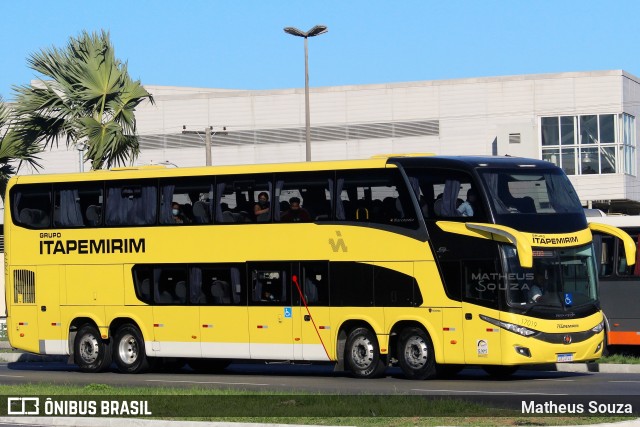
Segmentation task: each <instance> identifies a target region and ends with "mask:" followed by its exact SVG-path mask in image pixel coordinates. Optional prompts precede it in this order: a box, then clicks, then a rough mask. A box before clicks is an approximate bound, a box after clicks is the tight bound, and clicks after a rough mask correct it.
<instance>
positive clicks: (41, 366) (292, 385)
mask: <svg viewBox="0 0 640 427" xmlns="http://www.w3.org/2000/svg"><path fill="white" fill-rule="evenodd" d="M26 383H49V384H73V385H87V384H108V385H111V386H123V387H132V386H149V387H182V388H189V387H198V388H212V389H238V390H252V391H266V392H269V391H277V392H285V393H286V392H294V391H295V392H312V393H343V394H362V393H366V394H389V395H393V394H418V395H467V396H470V395H483V396H518V395H538V396H541V397H542V396H549V397H553V396H576V395H582V396H586V395H589V396H607V395H608V396H630V395H635V396H640V374H633V373H626V374H609V373H571V372H549V371H534V370H520V371H518V372H517V373H516V374H514V375H513V376H512V377H510V378H509V379H507V380H497V379H494V378H491V377H489V376H487V375H486V374H485V373H484V371H482V370H480V369H465V370H463V371H462V372H461V373H460V374H458V375H457V376H455V377H453V378H449V379H435V380H426V381H413V380H407V379H405V378H404V377H403V376H402V373H401V371H400V370H399V369H397V368H390V369H388V370H387V372H386V376H385V377H383V378H379V379H372V380H361V379H354V378H351V377H349V376H348V374H346V373H334V372H333V367H332V366H329V365H288V364H269V365H266V364H232V365H230V366H229V367H228V368H227V369H226V371H225V372H224V373H221V374H200V373H196V372H194V371H192V370H190V369H188V368H183V369H181V370H178V371H174V372H150V373H144V374H138V375H127V374H121V373H118V372H116V371H115V370H114V371H111V372H103V373H99V374H88V373H83V372H80V371H79V370H78V369H77V368H76V367H75V366H74V365H67V364H64V363H51V362H48V363H37V362H12V363H1V364H0V385H2V384H7V385H8V384H26Z"/></svg>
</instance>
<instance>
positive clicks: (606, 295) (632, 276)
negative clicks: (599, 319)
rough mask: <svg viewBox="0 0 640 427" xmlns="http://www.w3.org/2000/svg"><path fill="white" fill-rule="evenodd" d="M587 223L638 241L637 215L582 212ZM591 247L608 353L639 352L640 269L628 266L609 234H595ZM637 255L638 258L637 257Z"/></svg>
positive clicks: (619, 245)
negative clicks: (598, 284)
mask: <svg viewBox="0 0 640 427" xmlns="http://www.w3.org/2000/svg"><path fill="white" fill-rule="evenodd" d="M585 214H586V215H587V221H588V222H594V223H601V224H606V225H612V226H614V227H618V228H620V229H622V230H624V231H625V232H626V233H627V234H629V235H630V236H631V237H632V238H633V239H634V240H635V241H636V242H640V216H639V215H610V216H607V215H606V214H604V212H602V211H599V210H597V209H585ZM593 245H594V249H595V253H596V259H597V260H598V276H599V283H600V304H601V308H602V311H603V312H604V314H605V317H606V326H605V327H606V339H607V349H608V350H609V351H612V350H617V349H624V350H633V351H634V352H637V351H640V309H639V308H638V301H640V266H638V264H637V262H636V265H634V266H627V262H626V260H625V256H624V246H623V244H622V241H621V240H620V239H619V238H617V237H614V236H611V235H604V234H602V235H600V234H598V233H594V239H593ZM636 256H637V255H636Z"/></svg>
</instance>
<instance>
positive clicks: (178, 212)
mask: <svg viewBox="0 0 640 427" xmlns="http://www.w3.org/2000/svg"><path fill="white" fill-rule="evenodd" d="M171 215H172V218H173V222H174V223H175V224H188V223H189V219H188V218H187V217H186V216H185V215H184V213H182V209H181V207H180V203H177V202H173V204H172V205H171Z"/></svg>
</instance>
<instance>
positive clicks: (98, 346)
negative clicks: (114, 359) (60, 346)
mask: <svg viewBox="0 0 640 427" xmlns="http://www.w3.org/2000/svg"><path fill="white" fill-rule="evenodd" d="M73 347H74V348H73V353H74V361H75V363H76V365H78V366H79V367H80V370H81V371H83V372H101V371H104V370H105V369H107V368H108V367H109V365H111V346H110V345H109V343H108V342H105V341H103V340H102V337H101V336H100V331H98V329H97V328H96V327H95V326H92V325H88V324H87V325H83V326H82V327H81V328H80V329H79V330H78V332H77V333H76V339H75V340H74V345H73Z"/></svg>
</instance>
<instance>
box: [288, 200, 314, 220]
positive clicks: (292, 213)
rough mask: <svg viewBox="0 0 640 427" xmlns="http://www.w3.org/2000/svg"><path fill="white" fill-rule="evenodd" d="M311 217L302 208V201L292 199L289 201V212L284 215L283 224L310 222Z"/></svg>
mask: <svg viewBox="0 0 640 427" xmlns="http://www.w3.org/2000/svg"><path fill="white" fill-rule="evenodd" d="M309 221H311V216H310V215H309V212H307V211H306V209H303V208H302V207H300V199H299V198H297V197H292V198H290V199H289V210H288V211H286V212H285V213H284V215H282V222H309Z"/></svg>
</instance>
